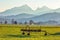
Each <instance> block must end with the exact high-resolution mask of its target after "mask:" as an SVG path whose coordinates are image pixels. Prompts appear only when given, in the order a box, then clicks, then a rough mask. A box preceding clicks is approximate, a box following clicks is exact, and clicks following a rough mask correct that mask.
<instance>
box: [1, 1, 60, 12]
mask: <svg viewBox="0 0 60 40" xmlns="http://www.w3.org/2000/svg"><path fill="white" fill-rule="evenodd" d="M26 4H27V5H28V6H30V7H31V8H32V9H33V10H35V9H37V8H38V7H40V8H41V7H42V6H47V7H48V8H51V9H57V8H60V0H0V12H2V11H5V10H7V9H11V8H14V7H20V6H22V5H26Z"/></svg>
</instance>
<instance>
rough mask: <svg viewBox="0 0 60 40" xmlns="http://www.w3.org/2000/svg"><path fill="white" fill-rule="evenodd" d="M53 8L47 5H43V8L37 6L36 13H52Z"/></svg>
mask: <svg viewBox="0 0 60 40" xmlns="http://www.w3.org/2000/svg"><path fill="white" fill-rule="evenodd" d="M52 11H53V10H52V9H50V8H48V7H47V6H43V7H41V8H37V9H36V10H35V11H34V13H35V14H38V15H41V14H45V13H50V12H52Z"/></svg>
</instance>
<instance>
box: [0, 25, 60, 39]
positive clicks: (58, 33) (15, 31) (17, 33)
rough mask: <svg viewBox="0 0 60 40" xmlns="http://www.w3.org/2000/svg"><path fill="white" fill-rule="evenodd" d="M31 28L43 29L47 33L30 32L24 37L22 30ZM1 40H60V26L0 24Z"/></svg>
mask: <svg viewBox="0 0 60 40" xmlns="http://www.w3.org/2000/svg"><path fill="white" fill-rule="evenodd" d="M26 27H30V29H41V30H44V31H46V32H47V35H46V36H45V35H44V34H45V32H30V35H27V32H25V33H26V34H25V35H22V31H21V29H25V28H26ZM0 40H60V26H57V25H55V26H52V25H49V26H48V25H44V26H43V25H29V26H27V25H19V24H17V25H15V24H13V25H11V24H0Z"/></svg>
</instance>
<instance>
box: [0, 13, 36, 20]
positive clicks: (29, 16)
mask: <svg viewBox="0 0 60 40" xmlns="http://www.w3.org/2000/svg"><path fill="white" fill-rule="evenodd" d="M34 16H35V15H32V14H26V13H22V14H18V15H11V16H0V18H4V19H22V18H23V19H24V18H31V17H34Z"/></svg>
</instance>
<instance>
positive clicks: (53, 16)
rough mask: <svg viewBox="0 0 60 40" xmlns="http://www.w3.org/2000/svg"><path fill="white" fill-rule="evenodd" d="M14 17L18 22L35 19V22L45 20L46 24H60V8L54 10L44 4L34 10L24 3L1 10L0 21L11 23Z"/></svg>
mask: <svg viewBox="0 0 60 40" xmlns="http://www.w3.org/2000/svg"><path fill="white" fill-rule="evenodd" d="M12 19H15V20H16V21H17V22H25V21H27V22H28V21H29V20H33V21H34V22H41V23H42V22H43V23H45V24H46V23H48V24H51V23H53V24H54V23H56V24H60V8H58V9H54V10H53V9H49V8H48V7H46V6H43V7H42V8H37V9H36V10H32V9H31V8H30V7H29V6H27V5H24V6H21V7H15V8H12V9H8V10H6V11H4V12H0V21H4V20H7V21H8V22H9V23H10V22H11V20H12ZM50 21H51V23H50Z"/></svg>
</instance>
